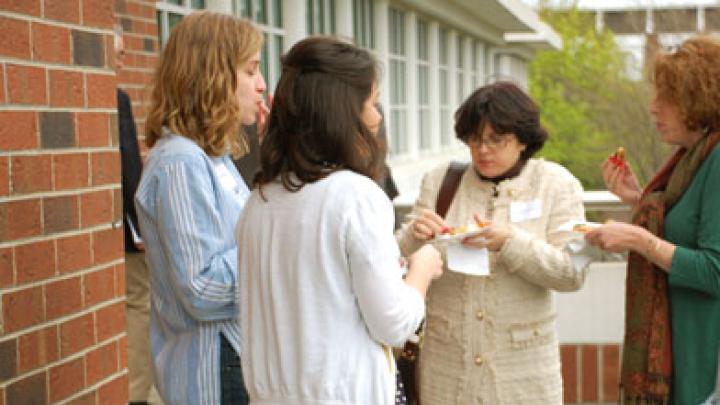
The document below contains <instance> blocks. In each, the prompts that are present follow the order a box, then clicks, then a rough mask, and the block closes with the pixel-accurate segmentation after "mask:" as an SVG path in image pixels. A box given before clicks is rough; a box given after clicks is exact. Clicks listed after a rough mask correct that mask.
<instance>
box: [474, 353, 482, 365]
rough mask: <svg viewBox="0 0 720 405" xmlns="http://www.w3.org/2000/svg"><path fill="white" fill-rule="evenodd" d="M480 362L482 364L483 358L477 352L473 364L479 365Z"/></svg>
mask: <svg viewBox="0 0 720 405" xmlns="http://www.w3.org/2000/svg"><path fill="white" fill-rule="evenodd" d="M481 364H483V358H482V356H480V355H479V354H478V355H477V356H475V365H478V366H479V365H481Z"/></svg>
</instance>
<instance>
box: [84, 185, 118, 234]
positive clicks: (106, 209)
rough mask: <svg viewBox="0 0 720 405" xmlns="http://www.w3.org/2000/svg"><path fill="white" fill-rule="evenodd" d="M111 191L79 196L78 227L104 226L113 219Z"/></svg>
mask: <svg viewBox="0 0 720 405" xmlns="http://www.w3.org/2000/svg"><path fill="white" fill-rule="evenodd" d="M112 209H113V202H112V191H110V190H100V191H94V192H91V193H86V194H83V195H81V196H80V225H81V226H82V227H83V228H86V227H88V226H92V225H99V224H106V223H109V222H111V221H112V219H113V215H112V214H113V211H112Z"/></svg>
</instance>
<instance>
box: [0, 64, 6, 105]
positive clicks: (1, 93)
mask: <svg viewBox="0 0 720 405" xmlns="http://www.w3.org/2000/svg"><path fill="white" fill-rule="evenodd" d="M0 104H5V65H3V64H1V63H0Z"/></svg>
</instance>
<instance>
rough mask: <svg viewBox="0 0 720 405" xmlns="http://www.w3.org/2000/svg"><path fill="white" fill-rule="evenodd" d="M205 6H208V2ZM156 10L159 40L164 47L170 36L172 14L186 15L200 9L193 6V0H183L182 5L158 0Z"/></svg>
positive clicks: (161, 46)
mask: <svg viewBox="0 0 720 405" xmlns="http://www.w3.org/2000/svg"><path fill="white" fill-rule="evenodd" d="M205 8H207V2H206V4H205ZM155 10H156V13H158V14H159V15H158V17H159V18H158V23H159V24H160V25H159V26H158V40H159V41H160V48H163V47H164V46H165V43H166V42H167V40H168V38H170V18H169V16H170V14H176V15H180V16H182V17H185V16H186V15H189V14H191V13H192V12H193V11H197V10H199V9H195V8H192V7H191V0H182V5H177V4H172V3H168V2H167V1H166V0H158V1H156V2H155Z"/></svg>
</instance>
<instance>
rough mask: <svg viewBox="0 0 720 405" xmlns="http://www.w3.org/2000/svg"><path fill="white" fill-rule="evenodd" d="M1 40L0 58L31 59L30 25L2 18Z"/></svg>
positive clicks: (0, 18) (0, 22) (0, 19)
mask: <svg viewBox="0 0 720 405" xmlns="http://www.w3.org/2000/svg"><path fill="white" fill-rule="evenodd" d="M20 1H22V0H20ZM0 38H2V41H0V56H9V57H13V58H19V59H30V24H28V23H27V22H25V21H18V20H15V19H13V18H6V17H0Z"/></svg>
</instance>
